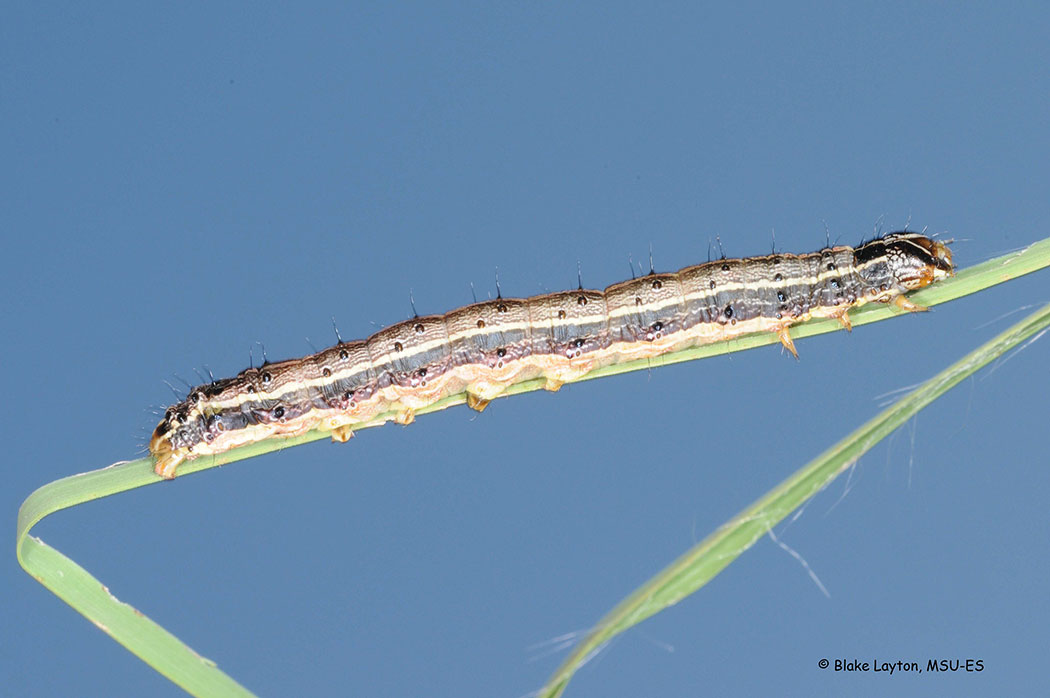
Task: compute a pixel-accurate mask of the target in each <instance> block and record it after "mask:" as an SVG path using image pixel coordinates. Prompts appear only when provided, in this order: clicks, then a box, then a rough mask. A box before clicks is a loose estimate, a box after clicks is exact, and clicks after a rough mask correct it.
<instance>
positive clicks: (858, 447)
mask: <svg viewBox="0 0 1050 698" xmlns="http://www.w3.org/2000/svg"><path fill="white" fill-rule="evenodd" d="M1048 327H1050V305H1046V306H1044V307H1042V308H1041V309H1039V310H1038V311H1036V312H1035V313H1033V314H1032V315H1029V316H1028V317H1027V318H1025V319H1024V320H1022V321H1021V322H1019V323H1017V324H1016V325H1014V326H1013V327H1011V328H1010V329H1008V330H1007V331H1006V332H1003V333H1002V334H1001V335H999V336H998V337H996V338H995V339H993V340H991V341H990V342H988V343H987V344H984V345H982V346H981V347H979V348H978V349H976V350H974V351H972V352H970V353H969V354H967V355H966V356H964V357H963V358H962V359H960V360H959V361H957V362H955V363H954V364H952V365H951V366H949V367H948V368H946V369H945V370H943V371H941V372H940V373H938V374H937V375H936V376H934V377H933V378H931V379H929V380H928V381H926V382H925V383H923V384H922V385H921V386H919V387H918V388H916V389H915V390H914V391H912V392H910V393H908V394H907V395H906V396H905V397H903V398H901V399H900V400H898V401H897V402H896V403H895V404H893V405H892V406H890V407H889V408H888V409H886V410H884V411H883V412H881V413H880V414H879V415H877V416H876V417H875V418H873V419H871V420H870V421H868V422H867V423H866V424H864V425H863V426H861V427H860V428H858V429H857V430H856V431H854V432H853V433H852V434H850V435H849V436H847V437H846V438H845V439H843V440H842V441H840V442H839V443H837V444H835V445H834V446H832V447H831V448H830V449H828V450H827V451H825V452H824V453H822V454H821V455H820V456H819V457H817V458H816V459H815V460H813V461H812V462H810V463H809V464H808V465H806V466H805V467H803V468H802V469H800V470H798V471H797V472H795V473H794V474H793V475H791V477H789V478H788V479H786V480H784V481H783V482H782V483H780V484H779V485H778V486H777V487H775V488H773V489H772V490H770V491H769V492H768V493H767V494H766V495H765V496H764V497H762V498H761V499H759V500H758V501H756V502H755V503H754V504H752V505H751V506H749V507H748V508H747V509H744V510H743V511H742V512H740V513H739V514H737V515H736V516H735V517H733V518H732V519H731V520H730V521H728V522H727V523H725V524H724V525H723V526H722V527H721V528H719V529H718V530H717V531H715V532H714V533H712V534H711V535H710V536H708V537H707V538H705V539H704V540H703V541H701V542H700V543H698V544H697V545H695V546H694V547H693V548H691V549H690V550H689V551H687V552H686V553H685V554H684V555H682V556H681V557H680V558H678V559H677V560H675V561H674V562H673V563H671V565H669V566H668V567H667V568H665V569H664V570H663V571H661V572H660V573H659V574H657V575H656V576H655V577H653V578H652V579H650V580H649V581H648V582H646V583H645V584H644V585H642V586H641V587H639V588H638V589H637V590H636V591H634V593H632V594H631V595H630V596H628V597H627V598H626V599H624V600H623V601H622V602H620V604H619V605H617V606H616V608H614V609H613V610H612V611H610V612H609V614H608V615H606V616H605V617H604V618H602V620H601V621H599V623H598V625H597V626H596V628H595V630H593V631H592V632H591V634H590V635H588V636H587V637H586V638H585V639H584V640H583V642H581V643H580V645H579V646H578V647H577V648H576V649H575V650H573V653H572V654H571V655H570V656H569V658H568V659H567V660H566V661H565V662H564V663H563V664H562V666H561V667H559V668H558V670H557V671H556V672H555V673H554V675H553V676H552V677H551V678H550V679H549V680H548V682H547V685H546V686H544V687H543V689H542V690H541V691H540V693H539V695H540V696H544V697H551V698H554V697H556V696H560V695H561V694H562V692H563V691H564V690H565V687H566V685H567V684H568V682H569V680H570V679H571V678H572V675H573V674H574V673H575V672H576V670H577V669H578V668H579V667H580V666H582V665H583V664H584V663H585V662H586V661H587V659H588V658H589V657H590V656H592V655H593V654H594V653H595V652H597V651H598V650H599V649H601V647H602V646H604V645H605V643H607V642H608V641H609V640H610V639H612V638H613V637H614V636H615V635H618V634H619V633H622V632H623V631H624V630H627V629H628V628H630V627H631V626H633V625H637V624H638V623H640V622H642V621H643V620H645V619H646V618H648V617H649V616H652V615H653V614H655V613H658V612H660V611H662V610H663V609H665V608H667V607H668V606H671V605H673V604H675V603H678V602H679V601H681V600H682V599H683V598H685V597H686V596H688V595H689V594H692V593H693V592H695V591H697V590H698V589H699V588H700V587H702V586H704V585H705V584H707V583H708V582H709V581H710V580H711V579H713V578H714V577H715V575H717V574H718V573H719V572H721V571H722V570H723V569H725V568H726V566H728V565H729V563H731V562H732V561H733V560H735V559H736V558H738V557H739V556H740V555H741V554H742V553H743V552H744V551H745V550H747V549H748V548H750V547H751V546H752V545H754V544H755V542H756V541H757V540H758V539H759V538H761V537H762V536H764V535H766V534H767V533H768V532H770V531H771V530H772V528H773V526H775V525H776V524H778V523H779V522H780V521H782V520H784V518H785V517H787V516H788V515H789V514H790V513H791V512H793V511H794V510H795V509H797V508H798V507H800V506H802V504H804V503H805V502H806V501H807V500H809V498H810V497H812V496H813V495H815V494H816V493H817V492H819V491H820V490H821V489H823V488H824V487H827V485H828V484H829V483H830V482H831V481H832V480H834V479H835V478H836V477H838V476H839V474H841V473H842V472H843V471H845V470H847V469H848V468H849V467H850V466H851V465H853V464H854V463H856V462H857V459H858V458H860V457H861V456H862V455H863V454H864V453H866V452H867V451H868V450H870V449H871V447H872V446H874V445H875V444H877V443H878V442H879V441H881V440H882V439H883V438H885V437H886V436H888V435H889V434H890V433H892V432H893V431H894V430H895V429H897V427H899V426H901V425H902V424H904V423H905V422H906V421H908V420H909V419H911V417H912V416H914V415H915V414H916V413H917V412H919V410H921V409H922V408H924V407H926V406H927V405H929V404H930V403H931V402H933V401H934V400H936V399H937V398H938V397H940V396H941V395H943V394H944V393H946V392H947V391H948V390H950V389H951V388H953V387H954V386H955V385H957V384H958V383H959V382H960V381H962V380H963V379H964V378H966V377H968V376H970V375H972V374H973V373H974V372H975V371H977V370H978V369H980V368H981V367H982V366H985V365H987V364H988V363H989V362H991V361H993V360H994V359H996V358H997V357H999V356H1002V355H1003V353H1005V352H1007V351H1009V350H1010V349H1012V348H1014V347H1016V346H1018V345H1020V344H1021V343H1022V342H1025V341H1026V340H1028V339H1029V338H1031V337H1033V336H1035V335H1037V334H1038V333H1041V332H1045V331H1046V329H1047V328H1048Z"/></svg>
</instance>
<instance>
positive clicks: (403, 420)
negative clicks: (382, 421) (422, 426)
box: [394, 408, 416, 426]
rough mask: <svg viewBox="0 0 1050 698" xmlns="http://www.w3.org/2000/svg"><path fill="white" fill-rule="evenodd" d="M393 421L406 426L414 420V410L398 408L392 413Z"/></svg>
mask: <svg viewBox="0 0 1050 698" xmlns="http://www.w3.org/2000/svg"><path fill="white" fill-rule="evenodd" d="M394 421H395V422H397V423H398V424H401V425H402V426H408V425H409V424H411V423H412V422H414V421H416V411H415V410H410V409H408V408H404V409H401V410H398V411H397V413H396V414H395V415H394Z"/></svg>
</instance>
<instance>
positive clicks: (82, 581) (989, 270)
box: [15, 239, 1050, 696]
mask: <svg viewBox="0 0 1050 698" xmlns="http://www.w3.org/2000/svg"><path fill="white" fill-rule="evenodd" d="M1047 266H1050V239H1046V240H1042V241H1040V242H1037V243H1035V244H1033V245H1031V246H1030V247H1028V248H1026V249H1024V250H1021V251H1020V252H1016V253H1013V254H1009V255H1005V256H1003V257H999V258H997V259H993V260H990V261H988V262H985V263H983V264H980V265H977V266H975V267H972V268H970V269H967V270H964V271H962V272H960V273H959V274H958V275H957V276H956V277H955V278H953V279H949V280H947V281H944V282H942V283H939V284H936V285H934V286H931V287H930V288H928V289H924V290H923V291H921V292H919V293H917V294H914V295H913V296H912V298H913V299H914V300H915V301H916V302H918V303H922V304H924V305H936V304H938V303H944V302H946V301H949V300H953V299H955V298H959V297H961V296H965V295H968V294H970V293H975V292H976V291H980V290H982V289H984V288H988V287H990V286H994V285H995V284H998V283H1002V282H1003V281H1008V280H1010V279H1013V278H1017V277H1019V276H1022V275H1023V274H1028V273H1030V272H1033V271H1036V270H1038V269H1042V268H1045V267H1047ZM895 314H899V311H895V310H894V309H891V308H888V307H886V306H882V305H878V307H874V306H866V307H864V308H861V309H860V310H859V311H856V312H854V313H851V315H850V317H851V318H852V320H853V324H854V326H859V325H864V324H867V323H869V322H876V321H878V320H884V319H887V318H889V317H892V316H893V315H895ZM839 329H840V327H839V325H838V324H837V323H834V322H829V321H814V322H810V323H806V324H804V325H800V326H798V327H795V328H793V329H792V335H793V336H795V337H796V338H799V337H807V336H811V335H814V334H821V333H824V332H832V331H836V330H839ZM775 341H777V340H776V338H774V337H772V336H769V335H753V336H749V337H744V338H741V339H738V340H734V341H732V342H729V343H728V344H720V345H711V346H706V347H697V348H694V349H688V350H685V351H681V352H676V353H675V354H669V355H666V356H664V357H660V358H658V359H654V360H651V361H646V360H643V361H635V362H631V363H627V364H620V365H617V366H609V367H606V368H602V369H599V370H597V371H594V372H592V373H591V374H588V375H587V376H584V377H583V378H582V379H581V380H591V379H593V378H599V377H602V376H610V375H616V374H619V373H626V372H628V371H637V370H643V369H650V368H652V367H653V366H657V365H663V364H672V363H678V362H681V361H689V360H692V359H699V358H703V357H706V356H713V355H721V354H725V353H729V352H733V351H742V350H744V349H749V348H752V347H756V346H762V345H765V344H770V343H772V342H775ZM541 387H542V381H527V382H524V383H519V384H518V385H515V386H511V388H510V389H508V390H507V392H506V395H517V394H520V393H524V392H529V391H532V390H538V389H540V388H541ZM464 402H465V396H463V395H457V396H452V397H449V398H446V399H444V400H441V401H440V402H438V403H436V404H434V405H432V406H430V407H428V408H427V409H425V410H421V411H420V412H418V413H417V414H420V415H421V414H426V413H429V412H436V411H438V410H443V409H446V408H448V407H451V406H453V405H460V404H463V403H464ZM392 416H393V415H391V414H387V415H380V416H379V417H378V418H377V419H376V420H375V421H374V422H373V423H371V424H370V425H368V426H375V425H378V424H382V423H384V422H385V421H388V420H389V419H391V418H392ZM327 437H328V434H327V433H325V432H311V433H309V434H305V435H303V436H300V437H297V438H294V439H278V440H270V441H264V442H260V443H257V444H252V445H250V446H245V447H243V448H239V449H236V450H233V451H230V452H228V453H224V454H222V455H221V456H216V457H208V458H200V459H197V460H195V461H190V462H187V463H183V464H182V465H180V466H179V473H180V476H182V475H188V474H190V473H194V472H198V471H201V470H207V469H209V468H214V467H216V466H219V465H222V464H224V463H230V462H232V461H236V460H242V459H244V458H250V457H252V456H256V455H259V454H262V453H268V452H270V451H275V450H279V449H283V448H288V447H290V446H294V445H297V444H300V443H306V442H308V441H315V440H317V439H322V438H327ZM156 482H160V479H159V478H158V477H156V476H155V475H154V474H153V470H152V462H151V460H150V459H148V458H143V459H139V460H136V461H132V462H128V463H122V464H117V465H113V466H110V467H107V468H102V469H100V470H94V471H91V472H88V473H82V474H80V475H73V476H71V477H67V478H63V479H61V480H57V481H55V482H52V483H50V484H48V485H44V486H43V487H41V488H39V489H38V490H36V491H35V492H33V493H32V494H31V495H30V496H29V497H28V498H27V499H26V500H25V501H24V502H23V503H22V506H21V508H20V509H19V512H18V524H17V530H16V542H15V550H16V555H17V557H18V562H19V564H21V565H22V567H23V569H25V570H26V572H27V573H28V574H29V575H30V576H32V577H33V578H34V579H36V580H37V581H39V582H40V583H41V584H43V585H44V586H45V587H47V588H48V589H50V590H51V591H52V592H53V593H55V594H56V595H57V596H58V597H59V598H61V599H63V600H64V601H66V602H67V603H68V604H69V605H71V606H72V607H73V608H74V609H75V610H77V611H78V612H80V613H81V614H83V615H84V616H85V617H86V618H87V619H88V620H90V621H91V622H92V623H94V624H95V625H96V626H97V627H99V628H100V629H101V630H103V631H104V632H106V633H107V634H109V635H110V636H111V637H113V639H115V640H116V641H117V642H119V643H121V644H122V645H124V646H125V647H127V648H128V649H129V650H130V651H131V652H132V653H134V654H135V655H136V656H138V657H139V658H141V659H142V660H143V661H145V662H146V663H147V664H149V665H150V666H152V667H153V668H155V669H156V670H157V671H159V672H160V673H161V674H163V675H164V676H167V677H168V678H169V679H171V680H172V681H174V682H175V683H176V684H178V685H179V686H181V687H183V688H184V689H185V690H187V691H188V692H190V693H191V694H194V695H208V696H244V695H251V694H250V693H249V692H248V691H247V690H246V689H245V688H243V687H242V686H240V685H239V684H237V683H236V682H235V681H233V679H231V678H230V677H228V676H227V675H226V674H224V673H223V672H222V671H220V670H219V669H218V668H217V667H216V666H215V664H214V663H213V662H210V661H209V660H207V659H204V658H202V657H200V656H199V655H198V654H197V653H196V652H194V651H193V650H192V649H191V648H190V647H188V646H187V645H185V644H184V643H183V642H181V641H180V640H179V639H178V638H176V637H175V636H174V635H172V634H171V633H169V632H168V631H166V630H165V629H164V628H163V627H161V626H160V625H158V624H156V623H154V622H153V621H152V620H150V619H149V618H147V617H146V616H145V615H143V614H142V613H140V612H139V611H137V610H135V609H134V608H132V607H131V606H128V605H127V604H125V603H123V602H121V601H120V600H118V599H116V598H115V597H113V596H112V595H111V594H110V593H109V592H108V590H107V589H106V588H105V587H104V586H103V585H102V584H101V583H100V582H99V581H98V580H97V579H95V578H94V577H92V576H91V575H90V574H89V573H88V572H87V571H85V570H84V569H83V568H81V567H80V566H78V565H77V564H76V563H75V562H73V561H72V560H70V559H69V558H67V557H65V556H64V555H62V554H61V553H59V552H58V551H56V550H54V549H53V548H51V547H49V546H48V545H46V544H45V543H44V542H43V541H41V540H40V539H38V538H35V537H33V536H31V535H30V531H31V529H32V528H33V526H35V525H36V523H37V522H38V521H40V520H41V519H43V518H44V517H45V516H49V515H50V514H53V513H55V512H58V511H61V510H62V509H66V508H69V507H72V506H76V505H77V504H81V503H83V502H88V501H91V500H94V499H100V498H102V497H107V496H109V495H113V494H118V493H120V492H125V491H127V490H131V489H134V488H137V487H142V486H143V485H148V484H153V483H156ZM763 532H764V530H763ZM745 538H746V536H745ZM716 571H717V570H716ZM625 603H626V602H625ZM653 612H655V611H653ZM643 617H644V616H643ZM637 620H640V618H638V619H637ZM637 620H635V622H637ZM624 627H627V626H624ZM574 656H576V655H574ZM581 656H583V655H581ZM567 666H568V665H567ZM574 666H575V665H574ZM571 673H572V669H569V670H565V669H564V668H563V670H562V671H560V672H559V674H558V675H557V676H556V679H557V681H558V682H560V683H558V686H559V687H558V688H556V689H553V690H557V691H558V692H560V690H561V687H563V686H564V682H565V681H567V680H568V677H569V676H570V675H571ZM558 677H560V678H558ZM552 681H553V680H552Z"/></svg>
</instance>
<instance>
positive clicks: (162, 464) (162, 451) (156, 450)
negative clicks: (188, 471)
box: [149, 434, 186, 480]
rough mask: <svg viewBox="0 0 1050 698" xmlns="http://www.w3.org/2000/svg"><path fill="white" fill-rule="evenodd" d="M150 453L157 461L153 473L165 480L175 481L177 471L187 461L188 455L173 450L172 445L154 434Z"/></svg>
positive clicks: (150, 444)
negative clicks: (180, 464)
mask: <svg viewBox="0 0 1050 698" xmlns="http://www.w3.org/2000/svg"><path fill="white" fill-rule="evenodd" d="M149 451H150V453H151V454H153V458H154V459H155V461H156V462H155V464H154V466H153V472H155V473H156V474H157V475H159V476H160V477H162V478H164V479H165V480H173V479H175V469H176V468H178V467H179V463H181V462H182V461H184V460H186V455H185V454H183V453H176V452H175V451H174V450H172V448H171V443H170V442H169V441H168V440H167V439H165V438H163V436H162V435H160V434H154V435H153V438H152V439H150V442H149Z"/></svg>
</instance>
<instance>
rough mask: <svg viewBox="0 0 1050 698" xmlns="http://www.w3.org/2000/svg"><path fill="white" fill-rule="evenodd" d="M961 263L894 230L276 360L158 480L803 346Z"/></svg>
mask: <svg viewBox="0 0 1050 698" xmlns="http://www.w3.org/2000/svg"><path fill="white" fill-rule="evenodd" d="M953 273H954V269H953V266H952V256H951V252H950V250H949V249H948V247H947V245H945V244H944V243H943V242H940V241H937V240H934V239H931V238H929V237H926V236H924V235H920V234H917V233H909V232H899V233H891V234H889V235H886V236H884V237H881V238H878V239H875V240H872V241H870V242H867V243H865V244H863V245H861V246H859V247H857V248H852V247H847V246H838V247H830V248H827V249H824V250H820V251H819V252H813V253H809V254H771V255H767V256H763V257H750V258H745V259H721V260H717V261H713V262H708V263H706V264H700V265H698V266H692V267H686V268H685V269H682V270H681V271H678V272H675V273H667V274H661V273H651V274H649V275H647V276H643V277H640V278H636V279H631V280H629V281H623V282H620V283H617V284H613V285H612V286H609V287H608V288H606V289H605V290H604V291H595V290H586V289H582V288H581V289H578V290H575V291H563V292H559V293H549V294H544V295H538V296H533V297H531V298H496V299H495V300H489V301H484V302H480V303H474V304H472V305H467V306H464V307H462V308H457V309H455V310H452V311H450V312H448V313H445V314H444V315H430V316H426V317H415V318H412V319H411V320H407V321H405V322H401V323H398V324H396V325H392V326H390V327H387V328H386V329H383V330H381V331H379V332H377V333H376V334H374V335H372V336H371V337H369V338H368V339H365V340H359V341H351V342H340V343H339V344H337V345H335V346H334V347H330V348H328V349H325V350H323V351H320V352H318V353H316V354H311V355H309V356H305V357H303V358H299V359H290V360H286V361H280V362H276V363H266V364H264V365H263V366H261V367H258V368H249V369H246V370H244V371H242V372H241V373H239V374H238V375H236V376H234V377H232V378H226V379H221V380H217V381H213V382H212V383H208V384H205V385H201V386H199V387H197V388H194V389H193V390H191V391H190V393H189V395H188V396H187V397H186V399H184V400H183V401H182V402H180V403H178V404H176V405H173V406H171V407H170V408H168V410H167V411H166V412H165V415H164V418H163V420H162V421H161V422H160V424H159V425H158V426H157V428H156V430H155V431H154V433H153V437H152V438H151V440H150V444H149V448H150V452H151V453H152V455H153V457H154V458H155V461H156V465H155V468H154V469H155V472H156V473H157V475H159V476H161V477H163V478H167V479H171V478H173V477H175V474H176V470H177V468H178V465H179V464H180V463H182V462H183V461H186V460H191V459H194V458H198V457H200V456H203V455H212V454H217V453H222V452H225V451H228V450H230V449H232V448H235V447H237V446H242V445H245V444H249V443H254V442H257V441H261V440H263V439H268V438H273V437H292V436H297V435H300V434H304V433H306V432H308V431H311V430H313V429H321V430H325V431H329V432H331V435H332V439H333V440H334V441H347V440H348V439H349V438H350V437H351V436H352V435H353V431H354V429H355V427H357V426H359V425H363V424H367V423H369V422H371V421H374V420H375V419H376V418H377V417H378V416H379V415H382V414H386V413H391V414H393V415H395V416H394V417H393V419H394V420H395V421H397V422H399V423H401V424H409V423H411V422H412V420H413V417H414V415H415V412H416V411H417V410H419V409H422V408H424V407H426V406H428V405H431V404H433V403H434V402H436V401H438V400H440V399H441V398H444V397H446V396H449V395H455V394H459V393H466V395H467V403H468V404H469V405H470V406H471V407H472V408H474V409H476V410H479V411H480V410H482V409H484V408H485V406H486V405H487V404H488V403H489V401H490V400H492V399H493V398H495V397H497V396H499V395H500V394H501V393H502V392H503V391H505V390H506V389H507V388H508V387H509V386H511V385H513V384H515V383H518V382H521V381H524V380H529V379H533V378H542V379H544V380H545V385H544V387H545V388H546V389H548V390H552V391H553V390H557V389H558V388H560V387H561V386H562V385H563V384H564V383H567V382H570V381H573V380H576V379H578V378H580V377H581V376H583V375H585V374H587V373H588V372H590V371H593V370H594V369H596V368H599V367H602V366H607V365H610V364H616V363H621V362H625V361H632V360H635V359H642V358H647V357H654V356H659V355H661V354H666V353H669V352H673V351H677V350H680V349H684V348H687V347H690V346H697V345H703V344H711V343H714V342H722V341H726V340H729V339H733V338H735V337H739V336H741V335H744V334H750V333H754V332H775V333H776V334H777V335H778V337H779V339H780V341H781V343H782V344H783V345H784V347H786V348H787V349H788V350H789V351H790V352H791V353H792V354H794V355H795V356H796V357H797V356H798V354H797V352H796V350H795V346H794V343H793V341H792V339H791V335H790V333H789V328H790V327H791V325H793V324H796V323H799V322H802V321H804V320H807V319H809V318H812V317H825V318H837V319H838V320H839V321H840V322H841V323H842V325H843V326H844V327H845V328H846V329H849V328H850V321H849V315H848V313H849V311H850V310H851V309H853V308H856V307H859V306H861V305H863V304H866V303H871V302H881V303H890V302H893V303H896V304H897V305H898V306H899V307H901V308H902V309H904V310H908V311H920V310H925V308H923V307H922V306H919V305H916V304H914V303H912V302H911V301H909V300H908V299H907V298H906V297H905V296H904V295H903V294H904V293H907V292H908V291H911V290H914V289H918V288H922V287H924V286H928V285H929V284H932V283H934V282H935V281H937V280H939V279H942V278H945V277H946V276H949V275H951V274H953Z"/></svg>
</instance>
